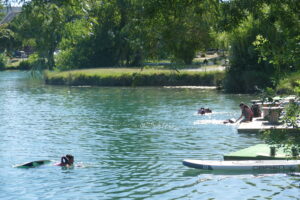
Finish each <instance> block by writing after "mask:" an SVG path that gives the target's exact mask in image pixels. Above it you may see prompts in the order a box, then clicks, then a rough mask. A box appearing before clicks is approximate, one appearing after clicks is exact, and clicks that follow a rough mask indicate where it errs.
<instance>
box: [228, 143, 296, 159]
mask: <svg viewBox="0 0 300 200" xmlns="http://www.w3.org/2000/svg"><path fill="white" fill-rule="evenodd" d="M286 159H293V158H292V157H291V155H289V154H288V153H286V152H284V150H283V148H279V149H278V148H276V154H275V156H271V155H270V146H269V145H267V144H257V145H254V146H251V147H248V148H245V149H242V150H239V151H236V152H232V153H229V154H226V155H224V160H286ZM298 159H299V157H298Z"/></svg>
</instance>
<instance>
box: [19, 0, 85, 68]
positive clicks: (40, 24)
mask: <svg viewBox="0 0 300 200" xmlns="http://www.w3.org/2000/svg"><path fill="white" fill-rule="evenodd" d="M76 2H77V1H72V0H68V1H54V0H53V1H42V0H32V1H30V2H28V3H26V4H25V5H23V11H22V13H21V15H20V17H19V18H18V21H17V22H16V24H15V27H17V29H18V33H19V35H20V37H22V38H23V40H31V39H32V40H34V44H35V49H36V51H37V52H38V54H39V56H40V57H41V58H44V59H45V61H46V66H47V68H49V69H53V67H54V66H55V60H54V52H55V50H56V49H57V47H58V45H59V43H60V42H61V40H62V38H63V36H64V33H65V25H66V23H68V22H70V21H72V20H73V17H74V16H76V15H75V14H74V13H76V11H77V9H76V6H77V5H79V4H78V3H76ZM72 3H74V5H73V4H72Z"/></svg>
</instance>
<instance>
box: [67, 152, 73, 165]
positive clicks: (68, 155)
mask: <svg viewBox="0 0 300 200" xmlns="http://www.w3.org/2000/svg"><path fill="white" fill-rule="evenodd" d="M66 158H67V159H68V161H69V165H73V163H74V156H72V155H71V154H67V155H66Z"/></svg>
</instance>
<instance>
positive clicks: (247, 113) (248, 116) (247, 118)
mask: <svg viewBox="0 0 300 200" xmlns="http://www.w3.org/2000/svg"><path fill="white" fill-rule="evenodd" d="M240 109H241V111H242V114H241V116H240V117H239V118H238V119H237V120H236V122H238V121H239V120H240V119H241V118H242V117H244V119H242V120H241V121H240V123H242V122H251V121H252V118H253V112H252V110H251V109H250V108H249V106H247V105H246V104H244V103H241V104H240Z"/></svg>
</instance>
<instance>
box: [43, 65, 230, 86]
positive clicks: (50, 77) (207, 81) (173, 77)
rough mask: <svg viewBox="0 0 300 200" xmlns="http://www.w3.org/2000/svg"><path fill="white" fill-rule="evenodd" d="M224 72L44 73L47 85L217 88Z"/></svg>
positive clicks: (115, 70) (128, 70)
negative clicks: (190, 86) (191, 86)
mask: <svg viewBox="0 0 300 200" xmlns="http://www.w3.org/2000/svg"><path fill="white" fill-rule="evenodd" d="M224 76H225V72H197V71H180V72H176V71H174V70H158V69H144V70H142V71H141V70H140V69H138V68H136V69H135V68H101V69H86V70H73V71H64V72H50V71H47V72H45V82H46V84H52V85H72V86H79V85H91V86H182V85H193V86H218V85H220V84H221V82H222V80H223V78H224Z"/></svg>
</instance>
